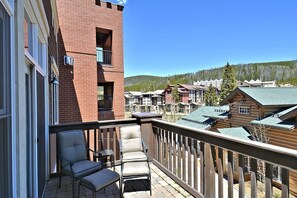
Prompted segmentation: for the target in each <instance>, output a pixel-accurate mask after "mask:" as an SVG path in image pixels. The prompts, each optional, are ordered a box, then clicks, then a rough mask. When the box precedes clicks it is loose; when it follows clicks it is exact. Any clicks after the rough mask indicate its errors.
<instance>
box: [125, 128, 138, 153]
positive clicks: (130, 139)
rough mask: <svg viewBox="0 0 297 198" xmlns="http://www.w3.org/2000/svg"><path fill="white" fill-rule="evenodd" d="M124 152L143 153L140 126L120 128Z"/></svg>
mask: <svg viewBox="0 0 297 198" xmlns="http://www.w3.org/2000/svg"><path fill="white" fill-rule="evenodd" d="M120 134H121V143H122V152H123V153H126V152H136V151H143V148H142V142H141V131H140V126H139V125H134V126H123V127H121V128H120Z"/></svg>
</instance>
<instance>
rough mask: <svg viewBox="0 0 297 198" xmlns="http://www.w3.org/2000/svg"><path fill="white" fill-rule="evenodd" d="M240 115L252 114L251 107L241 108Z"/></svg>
mask: <svg viewBox="0 0 297 198" xmlns="http://www.w3.org/2000/svg"><path fill="white" fill-rule="evenodd" d="M238 113H239V114H250V107H239V109H238Z"/></svg>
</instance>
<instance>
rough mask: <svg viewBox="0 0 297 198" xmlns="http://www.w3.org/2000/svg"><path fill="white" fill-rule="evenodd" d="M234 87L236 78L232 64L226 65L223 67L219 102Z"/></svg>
mask: <svg viewBox="0 0 297 198" xmlns="http://www.w3.org/2000/svg"><path fill="white" fill-rule="evenodd" d="M235 88H236V78H235V73H234V70H233V68H232V66H230V65H229V63H228V62H227V65H226V66H225V68H224V74H223V82H222V84H221V93H220V102H221V101H223V100H224V99H225V98H226V97H227V96H228V95H229V94H230V92H232V91H233V90H234V89H235Z"/></svg>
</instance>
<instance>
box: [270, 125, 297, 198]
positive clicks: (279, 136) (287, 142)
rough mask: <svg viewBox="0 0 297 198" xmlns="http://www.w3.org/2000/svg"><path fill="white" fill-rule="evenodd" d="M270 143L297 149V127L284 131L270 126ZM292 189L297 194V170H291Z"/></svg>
mask: <svg viewBox="0 0 297 198" xmlns="http://www.w3.org/2000/svg"><path fill="white" fill-rule="evenodd" d="M267 136H268V143H269V144H273V145H277V146H283V147H286V148H291V149H295V150H297V129H294V130H293V131H284V130H281V129H276V128H270V129H269V130H268V132H267ZM290 189H291V191H292V193H293V194H294V195H295V196H297V172H296V171H294V172H293V171H290Z"/></svg>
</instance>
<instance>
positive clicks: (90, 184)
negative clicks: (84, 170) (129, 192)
mask: <svg viewBox="0 0 297 198" xmlns="http://www.w3.org/2000/svg"><path fill="white" fill-rule="evenodd" d="M119 180H120V175H119V174H118V173H117V172H115V171H112V170H109V169H103V170H101V171H99V172H96V173H93V174H92V175H88V176H86V177H83V178H82V179H81V180H80V182H79V185H78V197H79V190H80V185H82V186H84V187H86V188H88V189H89V190H91V191H92V192H93V197H96V192H97V191H99V190H101V189H103V188H105V187H107V186H109V185H110V184H113V183H115V182H117V181H119ZM119 192H120V191H119ZM120 193H121V192H120ZM120 195H121V194H120Z"/></svg>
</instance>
